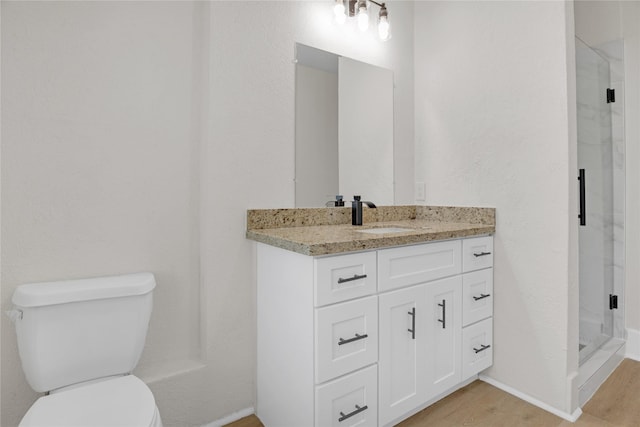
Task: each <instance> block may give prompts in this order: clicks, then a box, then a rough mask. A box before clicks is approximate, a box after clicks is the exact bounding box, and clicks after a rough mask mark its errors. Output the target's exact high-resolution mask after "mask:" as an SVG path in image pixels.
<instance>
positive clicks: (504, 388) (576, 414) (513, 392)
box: [479, 375, 582, 423]
mask: <svg viewBox="0 0 640 427" xmlns="http://www.w3.org/2000/svg"><path fill="white" fill-rule="evenodd" d="M479 379H480V380H481V381H484V382H486V383H488V384H491V385H492V386H494V387H496V388H499V389H500V390H502V391H505V392H507V393H509V394H511V395H513V396H515V397H517V398H519V399H522V400H524V401H525V402H528V403H531V404H532V405H534V406H537V407H538V408H541V409H544V410H545V411H547V412H551V413H552V414H554V415H557V416H558V417H560V418H562V419H565V420H567V421H571V422H572V423H573V422H575V421H576V420H577V419H578V418H580V415H582V409H580V408H578V409H576V410H575V411H574V412H573V413H572V414H569V413H568V412H564V411H561V410H559V409H556V408H554V407H553V406H551V405H548V404H546V403H544V402H542V401H541V400H538V399H536V398H535V397H531V396H529V395H528V394H525V393H522V392H520V391H518V390H516V389H515V388H513V387H509V386H508V385H506V384H503V383H501V382H500V381H496V380H494V379H493V378H489V377H487V376H485V375H480V377H479Z"/></svg>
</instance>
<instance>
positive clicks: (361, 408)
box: [338, 405, 369, 423]
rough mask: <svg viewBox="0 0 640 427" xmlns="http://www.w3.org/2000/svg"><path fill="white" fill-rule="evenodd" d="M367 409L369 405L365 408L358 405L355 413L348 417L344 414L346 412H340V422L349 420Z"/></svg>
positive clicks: (350, 413) (349, 414)
mask: <svg viewBox="0 0 640 427" xmlns="http://www.w3.org/2000/svg"><path fill="white" fill-rule="evenodd" d="M367 409H369V407H368V406H367V405H364V406H358V405H356V409H355V411H353V412H349V413H348V414H347V415H345V414H344V412H342V411H340V415H341V416H340V418H338V422H339V423H341V422H343V421H344V420H346V419H347V418H351V417H353V416H354V415H358V414H359V413H360V412H362V411H366V410H367Z"/></svg>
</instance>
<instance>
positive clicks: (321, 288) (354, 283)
mask: <svg viewBox="0 0 640 427" xmlns="http://www.w3.org/2000/svg"><path fill="white" fill-rule="evenodd" d="M314 268H315V305H316V307H319V306H323V305H327V304H333V303H336V302H341V301H346V300H350V299H354V298H359V297H363V296H366V295H371V294H374V293H375V292H376V289H377V278H376V273H377V272H376V253H375V252H362V253H356V254H349V255H339V256H333V257H327V258H316V259H315V261H314Z"/></svg>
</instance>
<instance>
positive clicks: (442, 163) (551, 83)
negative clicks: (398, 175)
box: [414, 2, 577, 413]
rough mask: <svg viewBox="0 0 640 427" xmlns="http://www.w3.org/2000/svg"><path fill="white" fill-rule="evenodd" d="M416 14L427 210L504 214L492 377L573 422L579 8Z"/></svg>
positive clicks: (438, 6)
mask: <svg viewBox="0 0 640 427" xmlns="http://www.w3.org/2000/svg"><path fill="white" fill-rule="evenodd" d="M415 16H416V18H415V19H416V20H415V22H416V25H415V42H414V43H415V89H416V95H415V97H416V98H415V113H416V116H415V117H416V118H415V126H416V128H415V129H416V131H415V135H416V180H417V181H424V182H425V183H426V184H427V191H426V194H427V200H426V204H430V205H441V204H447V205H467V206H474V205H476V206H493V207H495V208H496V211H497V229H496V234H495V247H496V251H495V252H496V258H495V271H494V287H495V295H496V301H495V305H494V307H495V317H494V319H495V322H494V337H495V342H496V348H495V351H494V365H493V368H491V369H490V370H489V371H488V375H489V376H490V377H492V378H493V379H495V380H497V381H499V382H501V383H503V384H505V385H507V386H510V387H513V388H515V389H517V390H519V391H520V392H522V393H525V394H527V395H529V396H531V397H533V398H535V399H538V400H539V401H542V402H544V403H546V404H548V405H550V406H552V407H554V408H556V409H558V410H560V411H564V412H565V413H570V412H572V411H573V410H575V409H576V403H575V401H572V393H573V390H572V387H571V378H572V376H573V375H575V371H576V369H577V348H576V349H572V348H568V346H569V344H570V343H572V342H573V343H577V309H576V307H574V305H577V294H576V293H575V283H576V278H577V264H576V262H575V260H576V257H575V253H574V252H571V250H570V246H571V245H575V244H576V243H577V234H576V233H575V230H574V228H575V227H577V225H574V224H575V221H573V220H570V218H571V219H573V218H574V215H576V214H577V212H576V208H575V206H573V205H574V204H573V203H570V202H569V201H570V200H573V199H571V197H573V196H575V194H572V192H573V193H575V190H573V188H572V187H573V186H574V183H575V176H574V175H575V174H574V170H573V169H572V163H573V166H575V159H573V158H572V157H571V154H570V153H571V152H572V151H575V149H576V145H575V144H576V142H575V133H572V128H571V126H575V122H574V119H572V116H571V114H575V111H573V112H572V113H571V111H570V110H571V109H572V108H573V109H575V107H573V106H572V103H573V104H575V94H574V89H571V84H572V82H571V80H572V77H571V76H574V77H573V85H574V86H575V68H573V69H572V68H571V67H575V66H574V65H573V64H572V61H571V60H570V58H571V56H572V55H573V26H572V24H570V21H572V20H573V14H572V8H571V5H565V4H564V2H418V3H416V5H415ZM572 97H573V98H572ZM570 177H571V178H572V179H570ZM574 300H575V301H574ZM570 313H574V314H576V315H574V316H573V317H570V316H569V314H570ZM574 317H575V318H574ZM574 346H575V344H574ZM576 347H577V346H576Z"/></svg>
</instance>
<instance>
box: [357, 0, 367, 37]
mask: <svg viewBox="0 0 640 427" xmlns="http://www.w3.org/2000/svg"><path fill="white" fill-rule="evenodd" d="M358 28H360V31H367V28H369V14H368V13H367V4H366V2H364V1H361V2H360V5H359V6H358Z"/></svg>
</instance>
